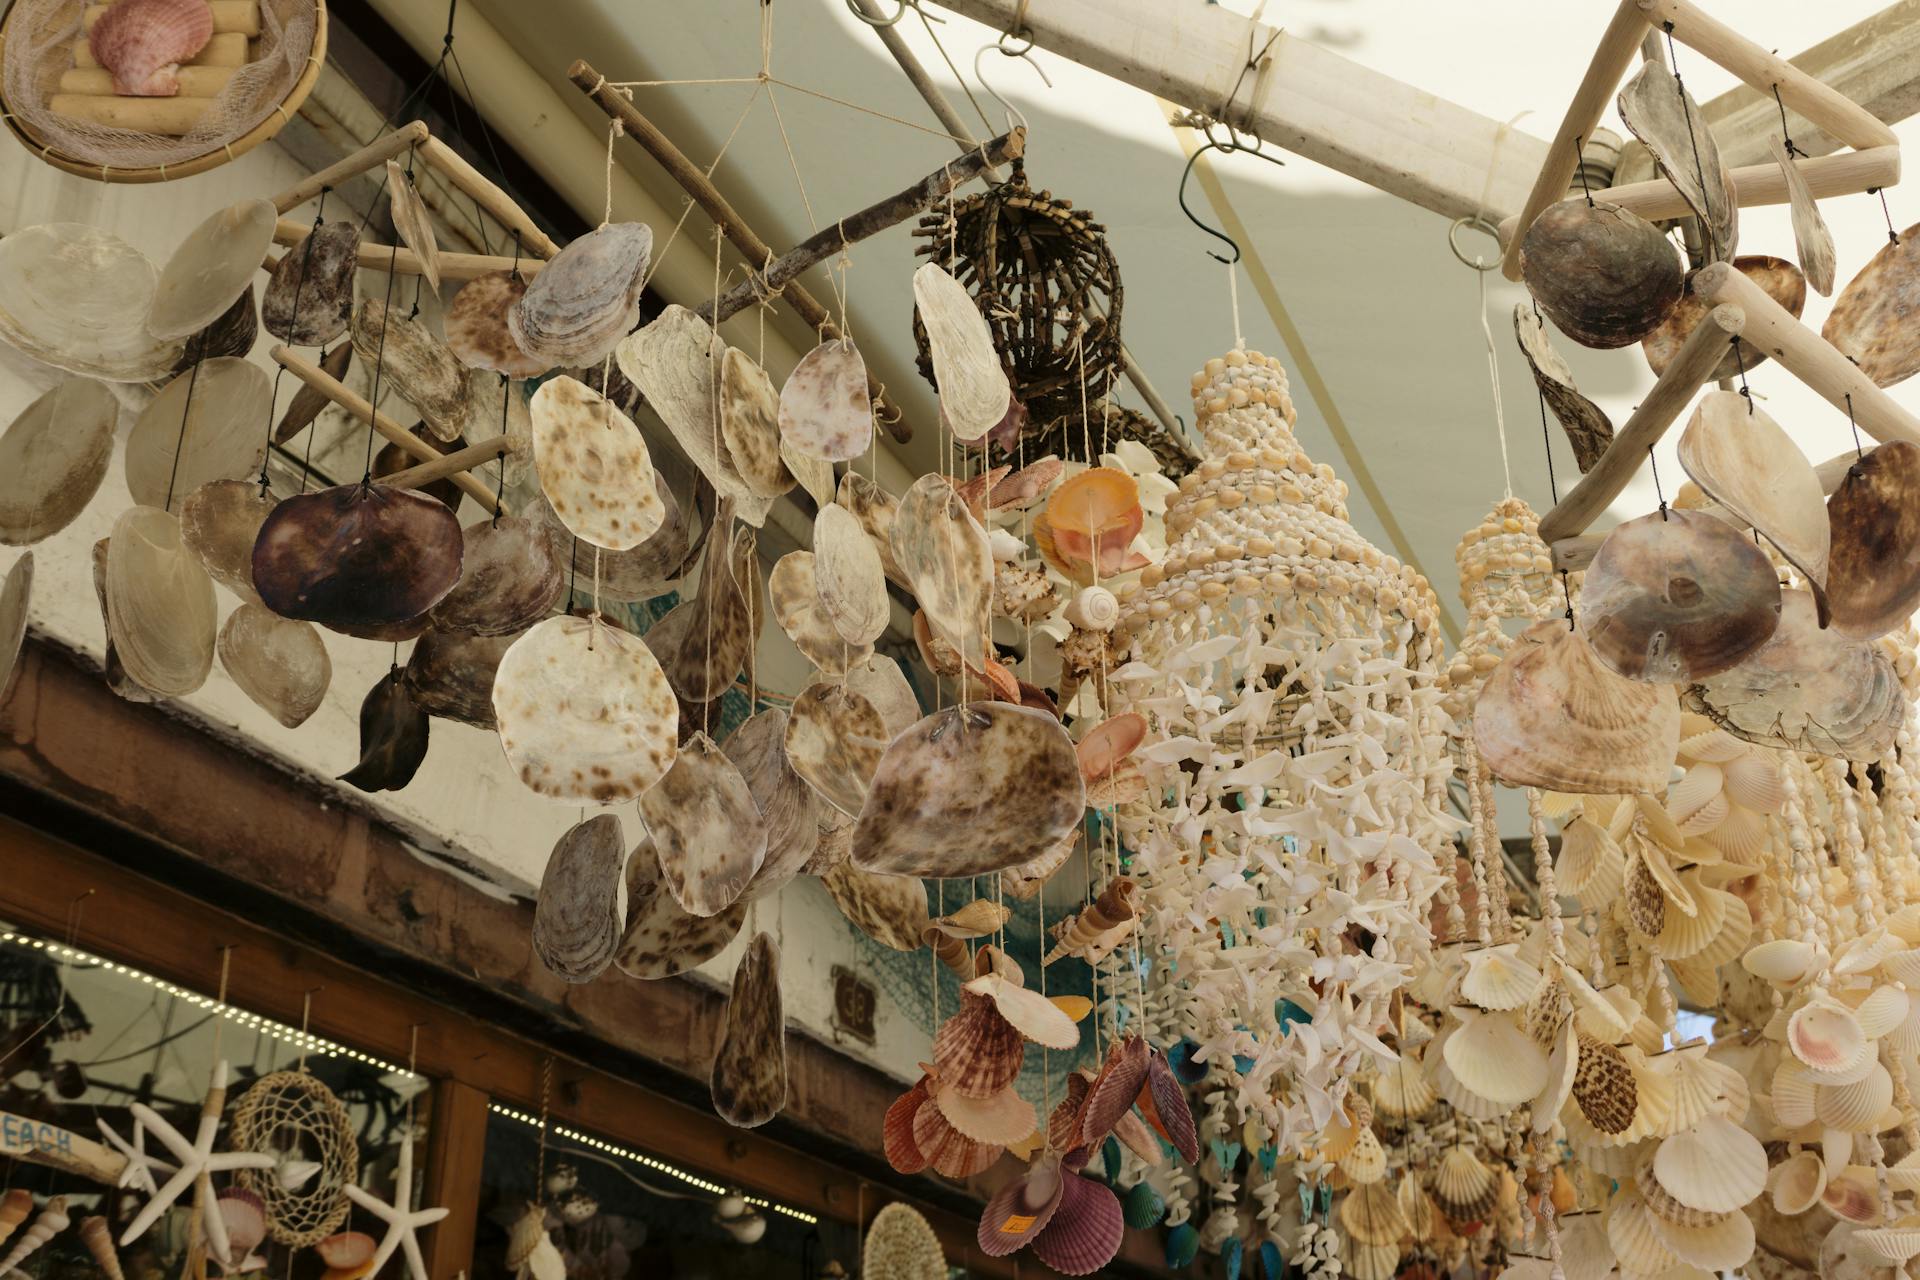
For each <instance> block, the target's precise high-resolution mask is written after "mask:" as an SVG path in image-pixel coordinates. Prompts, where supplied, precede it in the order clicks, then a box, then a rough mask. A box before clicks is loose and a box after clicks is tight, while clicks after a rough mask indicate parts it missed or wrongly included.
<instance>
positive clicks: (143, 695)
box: [0, 538, 160, 702]
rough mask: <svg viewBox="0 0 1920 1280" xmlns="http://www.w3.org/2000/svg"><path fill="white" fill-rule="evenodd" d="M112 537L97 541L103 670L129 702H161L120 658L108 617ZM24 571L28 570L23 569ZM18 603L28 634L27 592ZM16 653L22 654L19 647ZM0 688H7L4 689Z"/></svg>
mask: <svg viewBox="0 0 1920 1280" xmlns="http://www.w3.org/2000/svg"><path fill="white" fill-rule="evenodd" d="M112 541H113V540H112V539H111V538H102V539H100V540H99V541H98V542H96V543H94V544H93V594H94V598H95V599H96V600H97V601H98V602H99V605H100V626H101V629H102V630H103V631H105V632H106V646H105V652H104V653H103V654H102V655H101V660H100V665H101V667H102V668H103V674H104V675H105V676H106V680H107V687H108V688H109V689H111V690H113V692H114V694H115V695H116V696H117V697H121V698H124V699H126V700H127V701H128V702H158V701H159V700H160V695H159V694H157V693H155V692H154V691H153V690H151V689H147V688H143V687H142V686H141V684H140V682H139V681H137V680H135V679H134V678H133V677H132V676H130V675H128V674H127V668H126V664H125V663H123V662H121V661H120V653H119V651H118V650H116V649H115V648H114V647H113V623H112V622H111V621H110V619H109V617H108V609H107V560H108V557H109V550H110V547H111V544H112ZM27 554H28V556H31V555H32V553H31V552H29V553H27ZM26 558H27V557H25V556H23V557H22V559H26ZM15 568H16V569H18V568H19V561H16V562H15ZM22 572H25V571H24V570H23V571H22ZM23 591H24V588H23ZM4 598H5V597H4V594H3V593H0V599H4ZM14 603H15V604H16V605H17V606H18V607H19V609H20V610H21V613H20V616H19V618H18V619H17V620H16V621H17V622H18V625H19V627H20V630H21V632H22V634H23V635H24V634H25V631H26V625H27V623H26V612H25V610H26V597H25V595H24V594H23V595H22V596H21V597H20V599H19V600H18V601H16V602H14ZM0 616H4V610H0ZM0 634H4V633H0ZM15 656H16V657H17V656H18V653H17V650H16V653H15ZM0 692H5V691H4V690H0Z"/></svg>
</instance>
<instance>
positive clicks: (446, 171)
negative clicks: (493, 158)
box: [420, 135, 560, 258]
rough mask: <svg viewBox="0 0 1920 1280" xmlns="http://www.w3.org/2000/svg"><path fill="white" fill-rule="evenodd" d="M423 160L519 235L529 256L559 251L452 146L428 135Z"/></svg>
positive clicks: (523, 213) (546, 254) (520, 209)
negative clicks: (530, 254)
mask: <svg viewBox="0 0 1920 1280" xmlns="http://www.w3.org/2000/svg"><path fill="white" fill-rule="evenodd" d="M420 158H421V159H422V160H425V161H426V162H427V163H428V164H430V165H432V166H433V167H434V168H435V169H438V170H439V171H440V172H441V174H442V175H444V176H445V177H446V179H447V181H449V182H451V183H452V184H453V185H454V186H456V187H458V188H460V190H462V191H464V192H466V194H467V195H468V196H469V197H471V198H472V200H473V202H474V203H475V204H477V205H479V206H480V207H481V208H482V209H485V210H486V211H487V212H488V213H490V214H492V215H493V217H494V220H495V221H497V222H498V223H500V225H501V226H503V227H505V228H507V230H509V231H518V232H519V233H520V247H521V248H522V249H524V250H526V251H527V252H528V253H532V254H537V255H539V256H540V257H542V258H551V257H553V256H554V255H555V254H557V253H559V252H560V246H559V245H557V244H555V243H554V242H553V240H552V239H551V238H550V237H548V235H547V233H546V232H544V231H542V230H541V229H540V228H539V227H538V226H536V225H535V224H534V221H533V219H532V218H530V217H528V216H527V211H526V210H524V209H522V208H521V207H520V206H519V205H517V204H515V203H514V201H513V197H512V196H509V195H508V194H507V193H506V192H504V191H502V190H501V189H500V188H499V187H497V186H495V185H494V184H493V182H492V181H490V180H489V179H488V178H487V176H486V175H485V174H483V173H481V172H480V171H479V170H478V169H476V168H474V167H473V166H472V165H470V164H468V163H467V162H466V159H465V158H464V157H463V156H461V155H460V154H459V153H458V152H457V151H455V150H454V149H453V148H452V147H449V146H448V145H447V144H446V143H444V142H442V141H440V139H438V138H435V137H432V136H431V135H429V136H428V138H427V139H426V141H424V142H422V143H421V144H420Z"/></svg>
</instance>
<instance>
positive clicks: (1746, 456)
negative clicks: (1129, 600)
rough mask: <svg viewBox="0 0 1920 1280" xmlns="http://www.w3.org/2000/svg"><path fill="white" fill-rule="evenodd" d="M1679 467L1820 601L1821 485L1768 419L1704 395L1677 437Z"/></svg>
mask: <svg viewBox="0 0 1920 1280" xmlns="http://www.w3.org/2000/svg"><path fill="white" fill-rule="evenodd" d="M1679 453H1680V465H1681V466H1682V467H1685V468H1686V471H1687V474H1688V475H1690V476H1692V477H1693V479H1694V482H1695V483H1696V484H1698V485H1699V486H1700V487H1701V488H1702V489H1704V490H1705V491H1706V493H1707V496H1708V497H1710V498H1712V499H1713V500H1714V501H1716V502H1718V503H1719V504H1720V505H1721V506H1723V507H1725V508H1726V509H1727V510H1728V511H1731V512H1732V513H1733V514H1734V515H1736V516H1738V517H1740V519H1742V520H1744V521H1746V522H1747V523H1748V524H1750V525H1752V526H1753V527H1754V529H1755V530H1757V531H1758V532H1759V533H1761V534H1763V535H1764V536H1765V537H1766V538H1767V540H1768V541H1770V542H1772V543H1773V545H1774V546H1775V547H1777V548H1779V550H1780V553H1781V554H1782V555H1784V556H1785V557H1786V558H1787V559H1788V560H1789V561H1790V562H1791V563H1792V564H1793V566H1794V567H1795V568H1797V569H1798V570H1800V572H1801V574H1802V575H1804V576H1805V578H1806V579H1807V581H1808V582H1809V583H1810V584H1811V585H1812V586H1813V589H1814V599H1815V601H1816V602H1817V603H1820V602H1824V600H1825V596H1824V592H1825V589H1826V582H1827V554H1828V542H1829V539H1828V533H1827V514H1826V503H1825V498H1824V495H1823V494H1822V493H1821V490H1820V478H1819V477H1818V476H1816V475H1815V474H1814V472H1813V468H1812V467H1811V466H1809V465H1808V464H1807V461H1806V459H1805V458H1803V457H1801V456H1800V450H1799V449H1798V448H1797V447H1796V446H1795V445H1794V443H1793V440H1792V438H1791V437H1789V436H1788V435H1787V433H1786V432H1785V431H1782V430H1781V429H1780V427H1779V425H1778V424H1776V423H1775V422H1774V420H1773V419H1772V418H1770V417H1768V416H1767V415H1766V414H1765V413H1764V412H1762V411H1761V410H1759V409H1757V408H1755V407H1754V406H1753V405H1752V404H1751V403H1749V402H1748V400H1747V398H1746V397H1745V396H1742V395H1739V394H1738V393H1736V392H1732V391H1709V392H1708V393H1707V394H1706V395H1705V396H1703V397H1701V399H1700V403H1699V405H1698V406H1697V407H1696V408H1695V409H1694V411H1693V418H1692V420H1691V421H1690V422H1688V424H1687V429H1686V431H1685V433H1684V434H1682V435H1681V437H1680V450H1679Z"/></svg>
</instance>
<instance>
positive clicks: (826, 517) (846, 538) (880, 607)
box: [813, 503, 893, 648]
mask: <svg viewBox="0 0 1920 1280" xmlns="http://www.w3.org/2000/svg"><path fill="white" fill-rule="evenodd" d="M813 557H814V560H813V569H814V580H815V583H816V584H817V590H818V592H819V596H820V606H821V608H822V609H823V610H824V611H825V612H826V615H827V617H828V619H829V620H830V621H831V622H832V624H833V627H834V629H835V630H836V631H838V632H839V633H840V638H841V639H842V640H845V641H846V642H847V643H848V644H850V645H853V646H855V647H856V648H860V647H865V646H868V645H871V644H872V643H873V642H874V641H876V640H878V639H879V638H880V636H881V634H882V633H884V632H885V631H886V629H887V624H888V622H890V621H891V620H892V616H893V611H892V610H893V607H892V602H891V601H890V600H889V599H888V598H887V576H886V570H885V568H884V567H883V566H882V565H881V563H880V552H879V549H878V548H876V547H875V546H874V545H873V539H872V538H870V537H868V536H867V532H866V530H865V529H864V528H863V527H862V526H861V524H860V520H859V518H858V517H856V516H855V515H854V514H853V513H852V512H850V511H848V510H847V509H846V508H845V507H842V506H840V505H839V504H837V503H828V504H827V505H826V506H824V507H821V508H820V512H819V514H818V515H817V516H815V517H814V522H813Z"/></svg>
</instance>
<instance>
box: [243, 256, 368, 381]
mask: <svg viewBox="0 0 1920 1280" xmlns="http://www.w3.org/2000/svg"><path fill="white" fill-rule="evenodd" d="M359 270H360V227H359V225H358V224H357V223H354V222H352V221H339V222H323V223H321V224H320V225H319V226H318V227H317V228H315V229H314V230H312V231H309V232H308V233H307V234H306V235H305V236H304V237H303V238H302V239H301V241H300V243H299V244H296V245H294V246H293V247H292V248H290V249H288V250H287V251H286V253H285V254H284V255H282V257H281V259H280V262H279V264H278V265H277V266H275V267H274V269H273V275H272V276H271V277H269V278H268V280H267V288H266V292H265V293H263V294H262V295H261V296H260V323H261V324H263V325H265V326H266V329H267V332H268V333H270V334H272V335H273V336H274V337H276V338H278V339H280V340H281V341H282V342H286V343H290V344H292V345H293V346H296V347H318V346H324V345H325V344H327V343H329V342H332V341H333V340H334V339H335V338H337V337H339V336H340V335H341V334H343V333H345V332H346V331H347V321H348V319H349V318H350V317H351V316H352V315H353V282H354V278H355V276H356V275H357V274H358V273H359ZM334 376H335V377H338V376H339V375H338V374H335V375H334ZM316 394H317V393H316Z"/></svg>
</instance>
